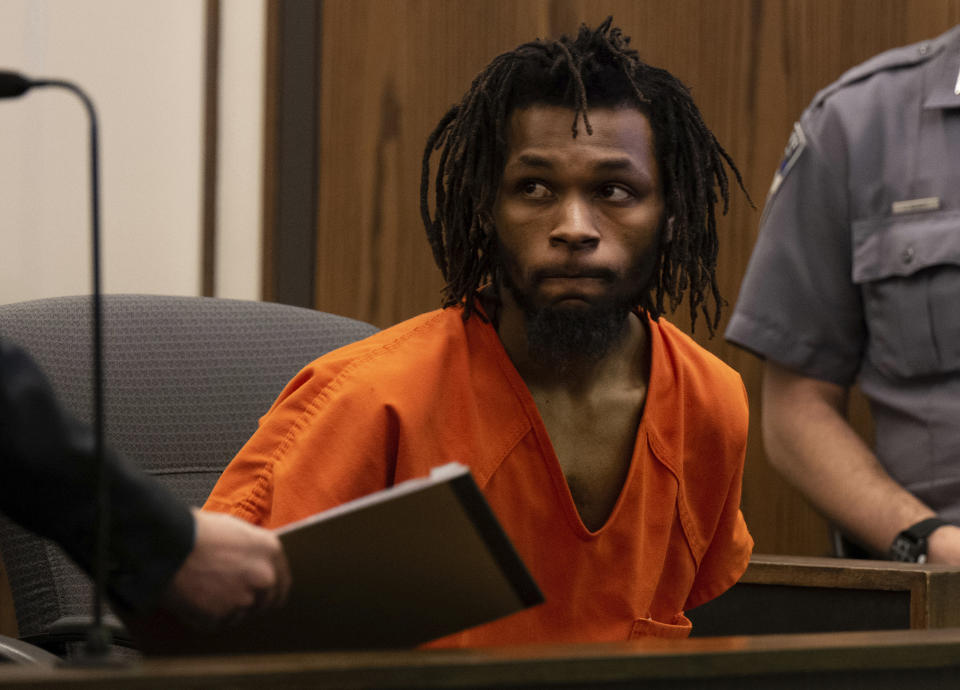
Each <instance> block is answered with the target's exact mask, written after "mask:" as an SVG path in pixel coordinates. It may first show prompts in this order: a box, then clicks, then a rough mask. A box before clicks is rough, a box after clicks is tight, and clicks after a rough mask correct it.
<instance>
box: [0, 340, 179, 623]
mask: <svg viewBox="0 0 960 690" xmlns="http://www.w3.org/2000/svg"><path fill="white" fill-rule="evenodd" d="M107 464H108V484H109V497H110V499H109V502H110V519H109V525H110V528H109V534H110V545H109V569H108V576H107V585H108V589H109V594H110V596H111V598H112V599H113V600H114V602H115V603H117V604H119V605H121V606H122V607H124V608H126V609H129V610H132V611H136V612H142V611H146V610H149V609H150V608H152V607H153V606H154V605H155V604H156V603H157V602H158V600H159V599H160V596H161V594H162V593H163V591H164V589H165V588H166V586H167V585H168V584H169V582H170V580H171V578H172V577H173V575H174V573H175V572H176V571H177V569H178V568H179V567H180V565H181V564H182V563H183V561H184V560H185V559H186V557H187V555H188V554H189V552H190V550H191V549H192V548H193V540H194V522H193V517H192V515H191V514H190V512H189V510H188V509H187V508H186V507H185V506H183V505H182V504H181V503H180V502H179V501H177V499H176V498H175V497H174V496H173V495H172V494H171V493H170V492H169V491H168V490H167V489H166V488H165V487H163V486H162V485H160V484H159V483H158V482H157V481H155V480H153V479H152V478H150V477H148V476H147V475H146V474H144V473H143V472H141V471H139V470H137V469H136V468H134V467H132V466H130V465H129V464H128V463H125V462H123V461H122V460H120V459H119V458H117V457H116V456H115V455H113V454H111V453H109V452H108V453H107ZM0 473H2V480H0V511H3V513H5V514H6V515H7V516H8V517H10V518H11V519H13V520H14V521H16V522H18V523H19V524H21V525H22V526H23V527H26V528H27V529H29V530H31V531H33V532H35V533H37V534H39V535H41V536H44V537H47V538H50V539H53V540H54V541H56V542H57V543H58V544H60V546H61V547H63V549H64V550H65V551H66V552H67V553H68V554H69V555H70V557H71V558H73V559H74V560H75V561H76V562H77V563H78V564H79V565H80V566H81V567H82V568H83V569H84V570H85V571H87V572H88V573H89V572H91V570H92V567H93V563H94V555H95V551H96V549H95V531H96V530H95V519H96V511H97V508H96V506H97V503H96V483H97V463H96V459H95V455H94V435H93V432H92V430H91V429H90V428H89V427H87V426H86V425H83V424H80V423H79V422H77V421H75V420H73V419H71V418H69V417H68V415H66V414H65V413H64V412H63V410H62V409H61V408H60V406H59V405H58V403H57V401H56V399H55V397H54V394H53V390H52V389H51V387H50V385H49V383H48V382H47V380H46V378H45V377H44V376H43V374H42V373H41V372H40V370H39V368H38V367H37V365H36V364H35V363H34V362H33V360H31V358H30V357H29V356H28V355H27V354H26V353H25V352H24V351H23V350H21V349H20V348H18V347H16V346H15V345H12V344H11V343H10V342H9V341H4V340H3V339H0Z"/></svg>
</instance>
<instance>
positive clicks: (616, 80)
mask: <svg viewBox="0 0 960 690" xmlns="http://www.w3.org/2000/svg"><path fill="white" fill-rule="evenodd" d="M611 22H612V17H608V18H607V20H606V21H604V22H603V23H602V24H601V25H600V26H599V27H597V28H596V29H595V30H591V29H589V28H588V27H587V26H586V25H583V26H581V27H580V31H579V33H578V34H577V37H576V39H575V40H570V38H569V37H567V36H562V37H561V38H560V40H558V41H544V40H539V39H538V40H537V41H534V42H531V43H525V44H523V45H521V46H519V47H517V48H516V49H515V50H512V51H510V52H508V53H504V54H502V55H499V56H498V57H496V58H494V60H493V61H492V62H491V63H490V64H489V65H487V67H486V69H484V70H483V71H482V72H481V73H480V74H479V75H478V76H477V77H476V78H475V79H474V80H473V84H472V85H471V87H470V89H469V90H468V91H467V93H466V94H465V95H464V97H463V99H462V100H461V101H460V102H459V103H458V104H456V105H454V106H453V107H452V108H450V110H449V111H448V112H447V113H446V114H445V115H444V116H443V118H442V119H441V120H440V123H439V124H438V125H437V127H436V129H434V130H433V132H432V133H431V134H430V136H429V138H428V139H427V144H426V148H425V150H424V153H423V169H422V174H421V180H420V210H421V214H422V216H423V222H424V225H425V227H426V231H427V237H428V239H429V240H430V247H431V249H432V250H433V256H434V259H435V260H436V262H437V265H438V266H439V267H440V271H441V272H442V273H443V276H444V278H445V279H446V281H447V284H446V287H445V289H444V306H451V305H454V304H459V303H463V304H464V307H465V313H464V318H466V317H467V316H469V314H470V313H471V312H472V310H473V308H474V301H475V297H476V293H477V290H478V289H479V288H480V287H481V286H482V285H483V284H485V283H487V282H489V281H491V280H492V281H494V283H495V284H496V278H497V276H496V271H497V260H496V252H497V240H496V231H495V227H494V222H493V207H494V203H495V201H496V197H497V192H498V188H499V185H500V178H501V175H502V172H503V167H504V164H505V160H506V154H507V129H508V126H509V118H510V115H511V114H512V113H513V112H514V111H515V110H518V109H522V108H524V107H527V106H530V105H534V104H544V105H562V106H566V107H569V108H571V109H572V110H573V111H574V118H573V123H572V136H574V137H576V136H577V135H578V133H579V128H580V121H581V119H582V121H583V128H584V129H585V130H586V133H587V134H588V135H590V134H592V133H593V130H592V128H591V126H590V120H589V114H588V108H590V107H593V108H604V107H619V106H630V107H634V108H637V109H639V110H640V111H641V112H643V113H644V114H645V115H646V116H647V118H648V119H649V121H650V125H651V128H652V130H653V134H654V141H655V148H656V159H657V163H658V165H659V168H660V173H661V177H662V179H663V195H664V201H665V203H666V209H665V217H666V218H669V219H671V223H672V230H673V233H672V240H671V241H670V242H669V243H667V244H666V245H665V246H664V247H663V249H662V251H661V255H660V257H659V262H658V266H657V268H656V272H655V286H654V288H652V291H654V292H655V294H654V295H651V296H650V297H648V298H647V299H645V300H644V304H642V305H640V308H642V309H645V310H646V311H647V312H648V313H650V315H651V317H653V318H658V317H659V316H660V314H662V313H663V312H664V300H665V299H668V300H669V303H670V310H671V311H673V310H675V309H676V308H677V307H678V306H679V304H680V303H681V302H682V300H683V297H684V293H685V292H686V291H687V290H688V289H689V300H690V316H691V322H692V324H695V323H696V319H697V313H698V310H702V312H703V314H704V317H705V319H706V321H707V328H708V330H709V331H710V334H711V335H712V334H713V331H714V329H715V328H716V327H717V324H718V323H719V320H720V313H721V308H722V306H723V304H724V300H723V298H722V297H721V296H720V292H719V289H718V287H717V277H716V264H717V245H718V242H717V231H716V218H715V214H714V206H715V205H716V203H717V201H718V197H717V190H718V189H719V194H720V198H722V199H723V212H724V213H726V212H727V209H728V205H729V185H728V180H727V173H726V170H725V169H724V163H726V165H727V166H728V167H729V168H730V170H732V171H733V173H734V175H735V176H736V179H737V183H738V184H739V186H740V188H741V189H744V187H743V182H742V180H741V177H740V172H739V171H738V170H737V168H736V166H735V165H734V163H733V160H732V159H731V158H730V156H729V155H728V154H727V152H726V151H724V149H723V147H721V146H720V144H719V142H717V140H716V138H715V137H714V136H713V133H712V132H710V130H709V129H708V128H707V126H706V125H705V124H704V122H703V118H702V117H701V115H700V111H699V110H698V109H697V106H696V105H695V104H694V102H693V99H692V98H691V97H690V92H689V90H688V89H687V87H686V86H684V85H683V84H682V83H681V82H680V81H679V80H677V79H676V78H675V77H673V76H672V75H671V74H670V73H669V72H667V71H665V70H662V69H658V68H655V67H651V66H650V65H648V64H646V63H644V62H643V61H641V60H640V58H639V56H638V54H637V52H636V51H635V50H633V49H631V48H629V42H630V39H629V37H627V36H624V35H623V33H622V32H621V30H620V29H618V28H616V27H611ZM435 151H439V152H440V154H439V158H438V160H437V169H436V173H435V180H434V181H435V184H434V204H435V214H434V215H433V217H431V212H430V205H429V201H428V196H429V191H430V161H431V158H432V156H433V153H434V152H435ZM744 193H746V190H745V189H744ZM748 199H749V195H748ZM708 299H712V301H713V304H714V310H713V313H712V315H711V313H710V312H709V311H708V308H707V302H708Z"/></svg>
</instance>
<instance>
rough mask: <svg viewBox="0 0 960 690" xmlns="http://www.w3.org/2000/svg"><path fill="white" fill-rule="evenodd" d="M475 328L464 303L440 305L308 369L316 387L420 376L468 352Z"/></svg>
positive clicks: (313, 364)
mask: <svg viewBox="0 0 960 690" xmlns="http://www.w3.org/2000/svg"><path fill="white" fill-rule="evenodd" d="M475 318H478V317H476V316H471V317H470V320H473V319H475ZM470 331H471V329H470V328H469V327H468V322H466V321H464V319H463V310H462V309H461V308H460V307H447V308H444V309H437V310H434V311H431V312H426V313H424V314H420V315H418V316H414V317H412V318H410V319H407V320H406V321H402V322H400V323H398V324H395V325H393V326H390V327H388V328H385V329H383V330H382V331H378V332H377V333H374V334H373V335H370V336H368V337H366V338H364V339H363V340H359V341H357V342H355V343H351V344H349V345H346V346H344V347H341V348H339V349H337V350H334V351H332V352H328V353H327V354H325V355H323V356H321V357H319V358H317V359H316V360H314V361H313V362H312V363H311V364H309V365H308V366H307V367H306V368H305V369H304V371H303V372H302V374H304V375H309V378H310V380H311V385H312V386H314V387H315V386H317V385H320V386H328V385H329V384H330V383H331V382H332V381H334V380H336V381H337V383H338V385H345V384H346V382H348V381H355V382H357V381H359V382H363V381H367V382H370V383H373V384H380V383H384V382H387V381H388V380H389V381H395V380H398V379H403V378H405V377H411V376H412V377H416V376H417V375H418V374H417V372H418V371H423V370H424V369H427V368H435V367H437V366H441V363H440V362H441V360H442V359H443V358H444V357H447V356H449V353H451V352H452V351H453V352H456V351H461V350H463V351H465V350H466V349H467V348H468V340H469V337H470V335H469V334H470Z"/></svg>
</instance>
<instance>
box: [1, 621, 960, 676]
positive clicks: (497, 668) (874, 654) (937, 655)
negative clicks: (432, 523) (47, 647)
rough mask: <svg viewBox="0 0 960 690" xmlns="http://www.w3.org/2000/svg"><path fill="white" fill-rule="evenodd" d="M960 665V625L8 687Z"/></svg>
mask: <svg viewBox="0 0 960 690" xmlns="http://www.w3.org/2000/svg"><path fill="white" fill-rule="evenodd" d="M957 666H960V629H939V630H911V631H884V632H871V633H823V634H814V635H763V636H754V637H714V638H698V639H688V640H672V641H670V640H644V641H637V642H631V643H616V644H591V645H537V646H526V647H511V648H489V649H468V650H438V651H420V650H414V651H391V652H372V651H371V652H322V653H316V654H274V655H254V656H237V657H207V658H169V659H149V660H146V661H145V662H143V663H142V664H138V665H134V666H129V667H124V668H118V669H82V668H58V669H49V668H48V669H43V668H37V667H6V668H5V669H4V672H3V673H0V688H3V689H8V688H40V687H75V688H79V687H91V686H95V687H97V688H132V689H136V688H159V687H175V686H177V685H179V686H183V687H231V688H258V689H261V690H262V688H264V687H272V686H273V685H281V684H282V685H284V686H286V687H290V686H296V687H300V686H307V687H341V688H351V687H371V686H375V687H384V688H390V687H424V688H428V687H451V688H453V687H464V686H487V685H496V684H504V683H508V684H510V685H513V686H517V687H523V686H528V687H544V686H549V685H554V684H557V685H559V684H565V683H584V684H589V683H612V682H623V681H629V680H639V679H650V680H654V679H704V680H706V679H716V678H724V677H727V678H737V677H742V676H750V677H762V676H763V674H773V673H778V674H782V673H793V672H804V673H809V672H818V671H832V670H860V669H870V670H872V671H876V670H877V669H884V670H886V669H890V670H893V669H921V668H939V667H957Z"/></svg>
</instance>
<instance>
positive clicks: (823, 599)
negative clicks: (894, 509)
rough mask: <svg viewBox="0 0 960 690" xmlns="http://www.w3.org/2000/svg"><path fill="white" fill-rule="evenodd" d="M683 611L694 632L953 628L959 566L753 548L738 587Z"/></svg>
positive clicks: (957, 622)
mask: <svg viewBox="0 0 960 690" xmlns="http://www.w3.org/2000/svg"><path fill="white" fill-rule="evenodd" d="M687 615H688V616H689V617H690V619H691V620H692V621H693V634H694V635H695V636H714V635H765V634H775V633H815V632H837V631H856V630H906V629H924V628H947V627H955V626H960V570H957V569H954V568H951V567H950V566H941V565H918V564H915V563H894V562H891V561H867V560H851V559H842V558H815V557H807V556H779V555H762V554H755V555H754V556H753V557H752V558H751V560H750V565H749V566H748V567H747V571H746V572H745V573H744V575H743V577H742V578H741V579H740V581H739V582H738V583H737V584H736V585H734V586H733V587H732V588H731V589H730V590H728V591H727V592H726V593H724V594H723V595H721V596H720V597H718V598H717V599H715V600H713V601H711V602H708V603H706V604H704V605H703V606H701V607H698V608H696V609H693V610H691V611H688V612H687Z"/></svg>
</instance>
